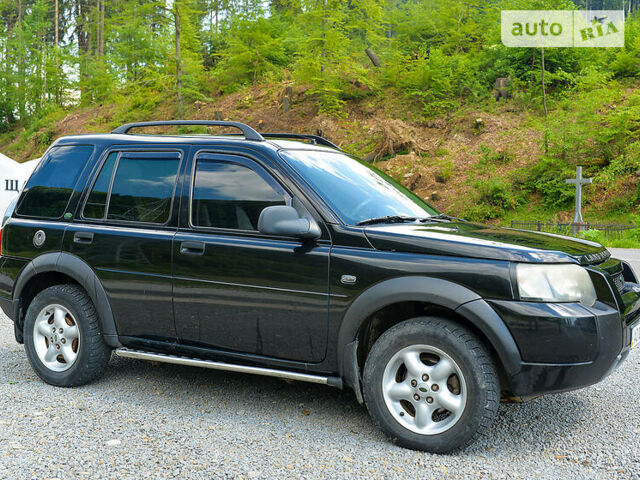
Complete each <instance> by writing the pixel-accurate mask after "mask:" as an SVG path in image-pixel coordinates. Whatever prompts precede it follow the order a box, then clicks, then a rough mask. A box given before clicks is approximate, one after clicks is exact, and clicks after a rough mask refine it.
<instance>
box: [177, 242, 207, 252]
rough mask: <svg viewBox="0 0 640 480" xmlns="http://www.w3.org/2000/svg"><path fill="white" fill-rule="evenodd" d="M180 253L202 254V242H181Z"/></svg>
mask: <svg viewBox="0 0 640 480" xmlns="http://www.w3.org/2000/svg"><path fill="white" fill-rule="evenodd" d="M180 253H183V254H185V255H202V254H204V242H182V243H181V244H180Z"/></svg>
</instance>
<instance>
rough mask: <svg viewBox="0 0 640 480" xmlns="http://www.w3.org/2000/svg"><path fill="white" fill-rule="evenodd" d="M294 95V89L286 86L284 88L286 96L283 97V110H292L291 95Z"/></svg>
mask: <svg viewBox="0 0 640 480" xmlns="http://www.w3.org/2000/svg"><path fill="white" fill-rule="evenodd" d="M292 95H293V89H292V88H291V87H286V88H285V89H284V96H283V97H282V111H283V112H288V111H289V110H291V96H292Z"/></svg>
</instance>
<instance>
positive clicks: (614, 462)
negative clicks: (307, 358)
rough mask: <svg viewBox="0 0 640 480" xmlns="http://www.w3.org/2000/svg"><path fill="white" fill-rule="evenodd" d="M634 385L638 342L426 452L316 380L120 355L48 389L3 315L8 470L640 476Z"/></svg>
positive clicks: (2, 449)
mask: <svg viewBox="0 0 640 480" xmlns="http://www.w3.org/2000/svg"><path fill="white" fill-rule="evenodd" d="M639 258H640V256H639ZM639 396H640V349H636V350H635V351H632V352H631V354H630V355H629V358H628V360H627V361H626V363H625V364H623V365H622V366H621V367H620V368H619V369H618V370H617V371H616V372H614V373H613V374H612V375H611V376H610V377H609V378H607V379H606V380H605V381H603V382H602V383H601V384H599V385H595V386H592V387H589V388H586V389H583V390H580V391H577V392H571V393H565V394H559V395H549V396H546V397H543V398H539V399H537V400H533V401H531V402H528V403H525V404H503V405H501V406H500V410H499V412H498V418H497V419H496V422H495V423H494V426H493V428H492V430H491V432H490V433H489V434H488V435H487V436H485V437H483V438H482V439H480V441H478V442H477V443H476V444H475V445H473V446H472V447H470V448H469V449H467V450H466V451H464V452H462V453H459V454H457V455H451V456H438V455H430V454H426V453H421V452H413V451H409V450H404V449H402V448H399V447H396V446H394V445H392V444H391V443H389V442H388V441H387V440H386V438H385V437H384V435H383V434H382V433H381V432H379V431H378V430H377V428H376V427H375V426H374V425H373V423H372V421H371V420H370V419H369V417H368V415H367V412H366V410H365V409H364V408H363V407H361V406H360V405H358V403H357V402H356V400H355V398H354V396H353V395H352V394H351V393H350V392H349V391H344V392H341V391H339V390H336V389H332V388H330V387H323V386H319V385H313V384H306V383H286V382H284V381H281V380H278V379H271V378H266V377H257V376H249V375H240V374H233V373H226V372H217V371H213V370H204V369H196V368H189V367H179V366H173V365H161V364H152V363H148V362H143V361H136V360H130V359H123V358H116V357H113V358H112V360H111V363H110V366H109V368H108V370H107V372H106V374H105V375H104V377H102V378H101V379H100V380H99V381H97V382H96V383H93V384H91V385H88V386H85V387H82V388H76V389H61V388H54V387H51V386H48V385H45V384H44V383H42V382H41V381H40V380H39V379H38V378H37V377H36V375H35V374H34V373H33V372H32V370H31V369H30V367H29V364H28V362H27V359H26V357H25V353H24V350H23V347H22V346H21V345H18V344H16V343H15V341H14V340H13V329H12V323H11V321H10V320H9V319H7V318H6V317H4V316H3V315H0V412H2V414H1V415H0V479H31V478H34V479H44V478H59V479H61V480H66V479H75V478H79V479H84V478H91V479H106V478H117V479H139V478H154V479H155V478H180V479H182V478H202V479H209V478H268V479H273V478H338V479H344V478H415V479H430V478H437V479H446V478H455V479H457V478H497V479H503V478H522V479H531V478H543V479H554V480H556V479H600V478H618V479H640V401H639V400H638V397H639Z"/></svg>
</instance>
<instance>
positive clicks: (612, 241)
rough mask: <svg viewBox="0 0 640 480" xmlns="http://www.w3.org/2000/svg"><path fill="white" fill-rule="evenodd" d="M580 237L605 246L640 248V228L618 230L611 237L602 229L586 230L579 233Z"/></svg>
mask: <svg viewBox="0 0 640 480" xmlns="http://www.w3.org/2000/svg"><path fill="white" fill-rule="evenodd" d="M578 237H579V238H583V239H585V240H589V241H592V242H597V243H599V244H601V245H604V246H605V247H612V248H640V228H634V229H632V230H626V231H624V232H617V235H616V236H615V237H610V236H607V235H606V234H605V232H603V231H601V230H596V229H593V230H585V231H582V232H580V233H579V234H578Z"/></svg>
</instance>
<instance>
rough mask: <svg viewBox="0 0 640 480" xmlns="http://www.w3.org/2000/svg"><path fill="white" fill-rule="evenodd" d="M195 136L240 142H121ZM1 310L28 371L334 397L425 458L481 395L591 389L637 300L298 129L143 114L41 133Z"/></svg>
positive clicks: (50, 378) (603, 259)
mask: <svg viewBox="0 0 640 480" xmlns="http://www.w3.org/2000/svg"><path fill="white" fill-rule="evenodd" d="M162 124H169V125H185V124H186V125H190V124H198V125H205V126H209V127H210V126H217V127H227V128H228V127H234V128H238V129H240V130H241V131H242V134H239V135H217V136H211V135H133V134H129V133H128V132H129V130H130V129H131V128H133V127H145V126H157V125H162ZM1 248H2V256H1V258H0V303H1V304H2V309H3V310H4V311H5V313H6V314H7V315H8V316H9V317H10V318H11V319H12V320H13V322H14V326H15V336H16V340H17V341H18V342H20V343H24V345H25V350H26V353H27V357H28V359H29V361H30V362H31V365H32V367H33V369H34V370H35V371H36V373H37V374H38V375H39V376H40V377H41V378H42V379H43V380H44V381H45V382H48V383H51V384H53V385H58V386H75V385H81V384H84V383H87V382H89V381H91V380H93V379H95V378H96V377H97V376H98V375H99V374H100V373H101V372H102V371H103V370H104V369H105V367H106V365H107V363H108V361H109V357H110V355H111V352H112V350H115V353H116V354H117V355H121V356H124V357H132V358H139V359H148V360H155V361H160V362H168V363H177V364H184V365H194V366H202V367H208V368H214V369H222V370H232V371H236V372H247V373H255V374H261V375H270V376H274V377H281V378H287V379H294V380H302V381H309V382H316V383H323V384H327V385H331V386H334V387H338V388H343V387H344V386H348V387H350V388H352V389H353V390H354V392H355V395H356V398H357V399H358V401H359V402H361V403H362V402H364V403H366V405H367V408H368V409H369V412H370V413H371V415H372V417H373V418H374V420H375V421H376V422H377V423H378V424H379V425H380V427H381V428H382V429H383V430H384V431H385V432H386V433H387V434H388V435H389V436H390V437H391V438H392V439H393V440H394V441H396V442H397V443H399V444H400V445H403V446H406V447H409V448H416V449H423V450H428V451H432V452H446V451H450V450H452V449H455V448H459V447H462V446H464V445H467V444H469V443H470V442H472V441H473V440H474V439H475V438H477V436H478V435H479V434H480V433H481V432H483V431H486V430H487V429H488V428H489V426H490V425H491V422H492V420H493V418H494V416H495V414H496V411H497V409H498V403H499V401H500V398H501V394H502V395H510V396H518V397H523V398H524V397H532V396H536V395H540V394H543V393H549V392H560V391H566V390H571V389H576V388H580V387H584V386H586V385H590V384H593V383H595V382H598V381H600V380H602V379H603V378H604V377H606V376H607V375H608V374H609V373H610V372H611V371H612V370H613V369H614V368H615V367H617V366H618V365H619V364H620V363H621V362H622V360H623V359H624V358H625V357H626V355H627V354H628V352H629V350H630V348H631V347H632V345H633V344H634V343H637V342H638V336H639V332H640V330H639V326H640V325H639V324H640V322H638V320H637V319H638V317H639V314H640V312H639V310H640V286H639V285H637V279H636V277H635V276H634V273H633V272H632V270H631V268H630V267H629V265H628V264H626V263H624V262H621V261H620V260H616V259H613V258H610V255H609V252H608V251H607V250H605V249H604V248H603V247H602V246H600V245H598V244H595V243H591V242H586V241H579V240H575V239H569V238H565V237H560V236H556V235H549V234H541V233H533V232H526V231H520V230H513V229H505V228H498V227H493V226H483V225H477V224H473V223H468V222H465V221H462V220H459V219H456V218H452V217H449V216H447V215H444V214H441V213H438V212H437V211H436V210H434V209H433V208H432V207H430V206H429V205H427V204H426V203H425V202H424V201H423V200H422V199H420V198H419V197H417V196H415V195H414V194H412V193H411V192H410V191H408V190H407V189H405V188H403V187H402V186H401V185H398V184H397V183H396V182H394V181H393V180H392V179H390V178H389V177H388V176H386V175H384V174H383V173H381V172H379V171H378V170H376V169H375V168H373V167H372V166H371V165H369V164H366V163H363V162H361V161H359V160H357V159H355V158H353V157H351V156H349V155H347V154H345V153H343V152H342V151H340V149H339V148H337V147H336V146H335V145H333V144H331V143H330V142H329V141H327V140H325V139H323V138H321V137H317V136H312V135H295V134H259V133H257V132H256V131H255V130H253V129H252V128H250V127H248V126H246V125H244V124H241V123H235V122H199V121H193V122H189V121H178V122H145V123H139V124H129V125H124V126H122V127H119V128H117V129H116V130H114V131H113V132H112V133H111V134H104V135H86V136H70V137H64V138H61V139H59V140H57V141H56V142H55V143H54V144H53V145H52V146H51V147H50V148H49V150H48V151H47V152H46V154H45V155H44V156H43V158H42V161H41V162H40V164H39V166H38V168H37V169H36V170H35V172H34V173H33V175H32V176H31V178H30V180H29V181H28V183H27V185H26V187H25V189H24V191H23V192H22V194H21V195H20V197H19V199H18V201H17V202H16V205H15V207H14V208H12V209H10V211H9V212H8V213H7V216H6V218H5V223H4V225H3V228H2V241H1Z"/></svg>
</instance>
